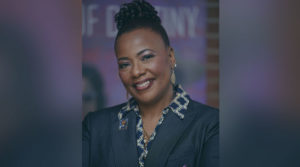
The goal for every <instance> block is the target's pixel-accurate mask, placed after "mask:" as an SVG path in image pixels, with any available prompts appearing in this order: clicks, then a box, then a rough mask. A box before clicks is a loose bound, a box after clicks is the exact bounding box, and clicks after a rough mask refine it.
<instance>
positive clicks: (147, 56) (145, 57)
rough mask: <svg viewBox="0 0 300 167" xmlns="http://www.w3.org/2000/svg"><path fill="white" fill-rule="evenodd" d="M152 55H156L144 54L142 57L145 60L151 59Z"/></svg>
mask: <svg viewBox="0 0 300 167" xmlns="http://www.w3.org/2000/svg"><path fill="white" fill-rule="evenodd" d="M152 57H154V55H152V54H149V55H144V56H143V57H142V60H143V61H144V60H148V59H151V58H152Z"/></svg>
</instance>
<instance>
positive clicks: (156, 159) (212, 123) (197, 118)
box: [82, 100, 219, 167]
mask: <svg viewBox="0 0 300 167" xmlns="http://www.w3.org/2000/svg"><path fill="white" fill-rule="evenodd" d="M124 105H125V103H124V104H121V105H118V106H114V107H110V108H107V109H103V110H100V111H97V112H92V113H90V114H88V115H87V116H86V118H85V120H84V121H83V129H82V133H83V136H82V137H83V139H82V140H83V152H82V154H83V155H82V156H83V167H102V166H103V167H136V166H137V165H138V155H137V146H136V114H135V113H134V112H129V113H128V114H127V117H128V128H127V129H126V130H125V129H122V130H119V119H118V112H119V111H120V109H121V108H122V107H123V106H124ZM196 166H197V167H198V166H199V167H217V166H219V112H218V110H217V109H214V108H212V107H209V106H206V105H204V104H200V103H198V102H195V101H193V100H190V103H189V105H188V109H187V112H186V113H185V116H184V119H183V120H181V119H179V117H178V116H177V115H175V113H173V112H169V113H168V115H167V116H166V117H165V119H164V122H163V123H162V125H161V127H160V129H159V131H158V132H157V134H156V137H155V139H154V141H153V143H152V146H151V149H150V150H149V153H148V156H147V158H146V160H145V167H196Z"/></svg>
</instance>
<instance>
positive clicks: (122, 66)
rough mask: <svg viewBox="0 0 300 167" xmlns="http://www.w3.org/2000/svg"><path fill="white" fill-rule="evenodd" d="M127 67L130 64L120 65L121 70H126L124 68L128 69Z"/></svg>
mask: <svg viewBox="0 0 300 167" xmlns="http://www.w3.org/2000/svg"><path fill="white" fill-rule="evenodd" d="M127 66H129V63H122V64H119V69H124V68H126V67H127Z"/></svg>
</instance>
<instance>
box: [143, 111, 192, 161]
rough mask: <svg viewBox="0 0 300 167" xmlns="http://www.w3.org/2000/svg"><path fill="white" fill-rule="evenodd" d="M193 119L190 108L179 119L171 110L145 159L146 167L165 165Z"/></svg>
mask: <svg viewBox="0 0 300 167" xmlns="http://www.w3.org/2000/svg"><path fill="white" fill-rule="evenodd" d="M193 119H194V117H193V113H192V112H191V110H189V108H188V111H187V113H186V114H185V116H184V119H183V120H181V119H179V118H178V116H177V115H175V113H173V112H170V113H169V114H168V115H167V116H166V118H165V120H164V122H163V123H162V125H161V127H160V129H159V130H158V133H157V136H156V137H155V139H154V141H153V143H152V146H151V148H150V150H149V153H148V155H147V158H146V160H145V167H152V166H155V167H163V166H165V164H166V162H167V160H168V157H169V155H170V153H171V151H172V150H173V148H174V146H175V145H176V143H177V141H178V140H179V139H180V137H181V136H182V135H183V133H184V131H185V130H186V128H187V127H188V125H189V124H190V123H191V122H192V120H193Z"/></svg>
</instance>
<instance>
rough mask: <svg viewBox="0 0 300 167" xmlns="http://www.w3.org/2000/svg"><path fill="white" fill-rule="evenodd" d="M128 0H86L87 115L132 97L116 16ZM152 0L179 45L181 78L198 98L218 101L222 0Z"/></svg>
mask: <svg viewBox="0 0 300 167" xmlns="http://www.w3.org/2000/svg"><path fill="white" fill-rule="evenodd" d="M124 2H129V1H128V0H127V1H124V0H123V1H121V0H101V1H99V0H98V1H97V0H83V1H82V42H83V48H82V50H83V59H82V62H83V110H84V115H85V114H86V113H87V112H89V111H94V110H97V109H99V108H103V107H107V106H112V105H116V104H119V103H123V102H125V101H126V91H125V89H124V87H123V85H122V83H121V80H120V79H119V76H118V67H117V61H116V58H115V53H114V49H113V47H114V46H113V45H114V38H115V35H116V33H117V30H116V26H115V23H114V18H113V17H114V15H115V13H116V12H117V11H118V10H119V6H120V4H122V3H124ZM149 2H150V3H151V4H152V5H154V7H155V8H156V9H157V11H158V14H159V16H160V17H161V20H162V24H163V26H164V27H165V29H166V31H167V33H168V35H169V38H170V42H171V46H172V47H173V48H174V50H175V57H176V59H177V68H176V69H175V73H176V80H177V83H179V84H182V85H183V88H184V89H185V90H186V91H187V92H188V93H189V94H190V96H191V97H192V98H193V99H195V100H197V101H200V102H202V103H206V104H208V105H211V106H214V107H218V105H219V103H218V90H219V89H218V87H219V84H218V82H219V79H218V78H219V67H218V62H219V55H218V47H219V46H218V21H219V20H218V17H219V16H218V15H219V2H218V1H217V0H185V1H182V0H164V1H159V0H149ZM99 97H104V98H99Z"/></svg>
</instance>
